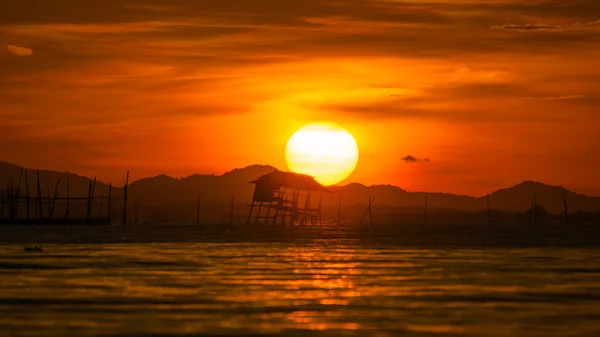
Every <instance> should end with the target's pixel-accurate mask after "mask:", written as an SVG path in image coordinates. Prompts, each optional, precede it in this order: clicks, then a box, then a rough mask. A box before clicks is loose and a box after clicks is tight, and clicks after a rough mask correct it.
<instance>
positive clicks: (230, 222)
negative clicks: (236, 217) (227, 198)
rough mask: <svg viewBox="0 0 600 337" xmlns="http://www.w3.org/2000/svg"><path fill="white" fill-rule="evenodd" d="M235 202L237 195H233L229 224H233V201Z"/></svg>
mask: <svg viewBox="0 0 600 337" xmlns="http://www.w3.org/2000/svg"><path fill="white" fill-rule="evenodd" d="M234 202H235V196H231V209H230V211H229V224H230V225H233V203H234Z"/></svg>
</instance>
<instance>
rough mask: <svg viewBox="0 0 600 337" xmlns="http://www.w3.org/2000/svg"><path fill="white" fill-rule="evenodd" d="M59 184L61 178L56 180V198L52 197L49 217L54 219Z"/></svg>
mask: <svg viewBox="0 0 600 337" xmlns="http://www.w3.org/2000/svg"><path fill="white" fill-rule="evenodd" d="M58 185H60V179H58V181H57V182H56V188H55V189H54V198H53V199H52V208H51V209H50V213H49V217H50V219H52V216H53V215H54V205H56V198H58Z"/></svg>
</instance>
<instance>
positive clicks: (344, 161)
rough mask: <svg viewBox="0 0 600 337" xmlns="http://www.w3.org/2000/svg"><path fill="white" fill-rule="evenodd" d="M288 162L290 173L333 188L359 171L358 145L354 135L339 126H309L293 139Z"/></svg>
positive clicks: (286, 157)
mask: <svg viewBox="0 0 600 337" xmlns="http://www.w3.org/2000/svg"><path fill="white" fill-rule="evenodd" d="M285 160H286V162H287V165H288V168H289V169H290V171H292V172H296V173H303V174H308V175H310V176H313V177H315V179H316V180H317V181H318V182H320V183H321V184H323V185H333V184H337V183H339V182H340V181H342V180H344V179H346V178H348V176H349V175H350V174H351V173H352V172H353V171H354V169H355V168H356V164H357V163H358V145H357V144H356V140H355V139H354V137H353V136H352V134H350V132H348V131H346V130H345V129H344V128H342V127H341V126H339V125H337V124H334V123H317V124H309V125H306V126H304V127H302V128H301V129H300V130H298V131H296V133H294V135H293V136H292V137H291V138H290V140H289V141H288V143H287V146H286V148H285Z"/></svg>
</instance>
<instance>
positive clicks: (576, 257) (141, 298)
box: [0, 225, 600, 336]
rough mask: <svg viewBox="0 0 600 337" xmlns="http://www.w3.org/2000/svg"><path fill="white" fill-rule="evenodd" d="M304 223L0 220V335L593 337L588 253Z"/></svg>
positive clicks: (597, 260)
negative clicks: (248, 226) (222, 225)
mask: <svg viewBox="0 0 600 337" xmlns="http://www.w3.org/2000/svg"><path fill="white" fill-rule="evenodd" d="M241 231H242V232H243V230H241ZM306 231H309V230H308V229H306V230H304V229H294V230H293V231H286V230H281V232H279V234H278V235H276V236H273V237H268V235H263V237H265V236H266V237H267V239H265V240H258V239H256V238H257V236H258V235H257V234H254V236H252V235H251V234H250V232H251V231H248V234H247V236H248V237H249V238H253V239H249V240H246V241H244V240H241V239H240V237H241V238H242V239H243V237H244V235H245V234H239V232H240V230H236V229H235V228H233V229H228V230H227V231H225V230H223V229H219V230H208V231H207V230H195V229H193V228H192V227H185V229H181V228H175V227H169V226H166V225H165V226H155V227H153V228H152V229H147V230H143V229H137V230H133V231H131V230H127V231H124V230H122V229H114V228H93V229H81V228H34V229H31V228H26V229H23V228H10V229H6V228H4V229H1V230H0V234H2V235H3V237H2V238H1V239H0V242H2V244H1V245H0V335H5V336H153V335H156V336H191V335H228V336H229V335H239V336H253V335H254V336H259V335H260V336H267V335H285V336H438V335H439V336H600V248H595V247H593V246H592V247H590V246H586V247H581V248H573V247H558V246H556V245H544V246H535V245H533V246H516V247H506V246H495V245H490V247H485V246H483V247H482V246H466V247H459V246H443V245H442V246H439V247H437V246H433V247H431V245H425V246H410V245H408V247H404V245H402V244H392V243H390V242H391V241H389V240H388V241H381V242H379V241H378V240H373V239H371V240H369V241H364V240H361V239H360V237H359V235H358V234H356V233H354V234H352V233H351V231H349V230H347V231H344V230H339V229H336V230H332V232H327V231H326V230H324V229H310V231H311V233H313V234H310V235H306ZM149 232H150V233H154V234H147V233H149ZM196 232H201V233H203V234H197V236H196V237H194V236H193V235H191V233H196ZM232 232H236V233H238V234H237V236H236V240H228V236H233V234H231V233H232ZM252 232H256V231H252ZM144 233H146V234H144ZM157 233H158V234H157ZM160 233H163V234H162V235H161V234H160ZM167 233H169V234H167ZM178 233H179V234H178ZM184 233H187V235H186V237H185V238H181V240H175V239H176V236H177V235H184ZM207 233H210V235H209V234H207ZM228 233H229V234H228ZM302 233H304V234H305V235H304V236H302V235H301V234H302ZM314 233H321V234H322V235H317V234H314ZM332 233H333V234H332ZM344 233H346V235H344ZM348 233H350V234H348ZM144 235H147V236H148V237H144ZM393 235H399V234H398V233H394V234H393ZM411 235H414V233H413V234H411ZM25 236H26V237H27V238H25ZM26 240H27V241H28V242H31V243H36V244H38V243H39V244H40V245H41V246H43V250H44V251H43V252H25V251H23V249H22V246H21V245H22V244H23V243H25V241H26ZM36 240H38V241H36ZM78 241H79V242H78ZM44 242H45V243H44Z"/></svg>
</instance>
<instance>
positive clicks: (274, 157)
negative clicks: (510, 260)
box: [0, 0, 600, 195]
mask: <svg viewBox="0 0 600 337" xmlns="http://www.w3.org/2000/svg"><path fill="white" fill-rule="evenodd" d="M599 19H600V2H599V1H597V0H572V1H568V4H567V2H565V1H564V0H560V1H559V0H529V1H516V0H496V1H485V0H413V1H400V0H347V1H339V0H303V1H281V0H244V1H242V0H214V1H213V0H204V1H196V0H172V1H158V0H136V1H127V0H105V1H75V0H47V1H44V2H40V1H34V0H21V1H13V2H8V1H7V2H3V3H2V4H1V5H0V160H5V161H9V162H13V163H16V164H20V165H25V166H28V167H42V168H49V169H57V170H64V171H66V170H68V171H75V172H77V173H80V174H84V175H91V176H93V175H97V176H98V177H99V178H100V179H102V180H105V181H110V180H112V181H113V182H115V183H121V181H122V180H123V175H124V172H125V171H126V170H127V169H131V170H132V176H133V177H134V178H140V177H142V176H147V175H155V174H160V173H166V174H170V175H173V176H184V175H189V174H193V173H197V172H200V173H222V172H224V171H227V170H230V169H233V168H236V167H243V166H246V165H249V164H255V163H260V164H271V165H274V166H277V167H279V168H282V169H283V168H285V161H284V158H285V157H284V148H285V144H286V141H287V139H288V138H289V137H290V136H291V135H292V134H293V132H294V131H295V130H296V129H298V128H300V127H301V126H302V125H304V124H306V123H309V122H314V121H321V120H326V121H333V122H336V123H339V124H341V125H342V126H344V127H345V128H347V129H348V130H349V131H351V132H352V133H353V134H354V135H355V137H356V139H357V142H358V145H359V148H360V151H361V158H360V161H359V164H358V167H357V170H356V171H355V172H354V173H353V174H352V175H351V176H350V178H349V179H348V180H347V182H349V181H358V182H362V183H365V184H379V183H390V184H394V185H398V186H401V187H403V188H406V189H408V190H423V191H444V192H453V193H463V194H472V195H481V194H485V193H486V192H488V191H491V190H494V189H497V188H501V187H506V186H508V185H510V184H514V183H518V182H520V181H522V180H539V181H543V182H546V183H550V184H564V185H565V186H566V187H568V188H571V189H573V190H576V191H580V192H585V193H589V194H595V195H598V194H600V178H598V169H597V168H598V167H600V155H599V154H600V141H599V140H600V128H599V127H598V126H599V125H600V109H599V108H600V66H598V64H599V63H598V60H600V21H599ZM409 155H410V156H413V157H415V158H418V159H424V158H428V159H429V161H425V160H418V161H413V162H406V161H405V160H403V159H402V158H405V157H406V156H409Z"/></svg>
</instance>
